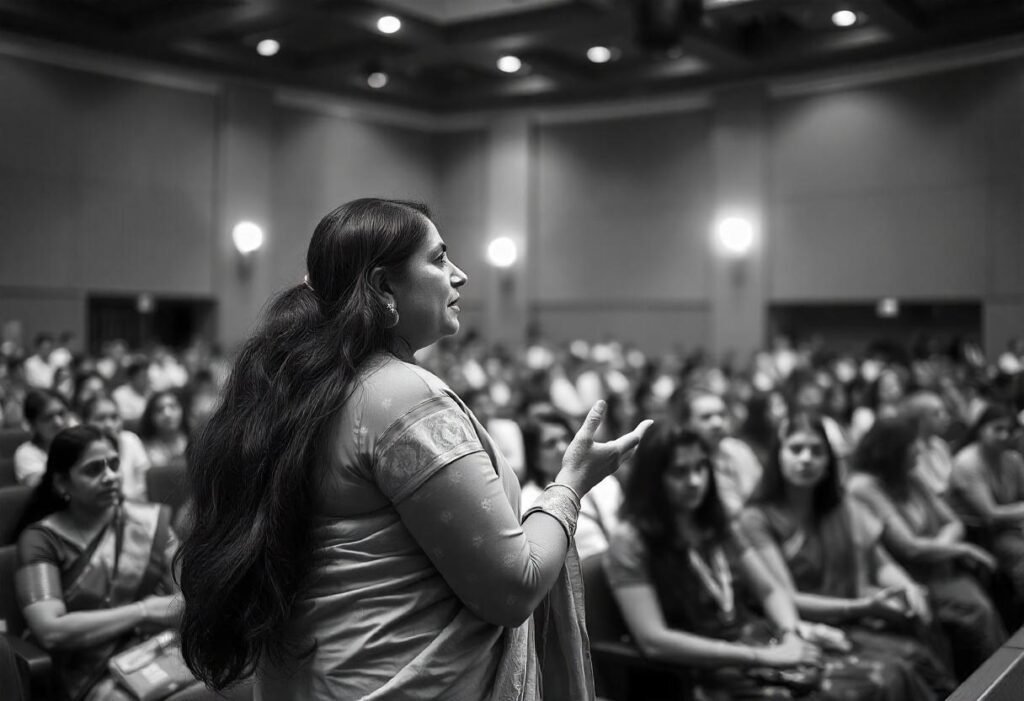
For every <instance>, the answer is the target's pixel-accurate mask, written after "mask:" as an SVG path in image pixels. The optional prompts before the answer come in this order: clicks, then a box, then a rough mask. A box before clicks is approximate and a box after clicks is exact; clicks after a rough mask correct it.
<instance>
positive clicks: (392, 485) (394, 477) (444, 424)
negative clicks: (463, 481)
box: [373, 396, 484, 504]
mask: <svg viewBox="0 0 1024 701" xmlns="http://www.w3.org/2000/svg"><path fill="white" fill-rule="evenodd" d="M483 450H484V449H483V446H482V445H481V444H480V439H479V438H478V437H477V435H476V431H475V430H474V429H473V425H472V424H471V423H470V420H469V417H468V416H467V415H466V413H465V412H464V411H463V410H462V408H461V407H459V406H458V405H457V404H456V403H455V401H454V400H453V399H451V398H450V397H447V396H433V397H429V398H427V399H425V400H423V401H421V402H420V403H418V404H416V405H415V406H413V407H412V408H411V409H409V410H408V411H407V412H406V413H405V414H403V415H402V416H400V417H399V418H398V419H396V420H395V421H394V422H392V423H391V424H390V425H389V426H388V427H387V429H385V430H384V432H383V433H382V434H381V436H380V439H379V440H378V441H377V444H376V447H375V449H374V458H373V472H374V477H375V479H376V481H377V485H378V486H379V487H380V489H381V491H382V492H383V493H384V494H385V495H386V496H387V497H388V499H390V500H391V501H392V502H393V503H395V504H397V503H399V502H401V501H402V500H403V499H405V498H407V497H408V496H409V495H410V494H412V493H413V492H414V491H416V489H417V488H418V487H419V486H420V485H422V484H423V483H424V482H426V481H427V480H428V479H429V478H430V477H431V476H433V475H434V474H435V473H436V472H437V471H438V470H440V469H441V468H443V467H444V466H445V465H448V464H450V463H452V462H454V461H455V460H458V459H459V458H461V457H464V456H466V455H470V454H471V453H482V452H483Z"/></svg>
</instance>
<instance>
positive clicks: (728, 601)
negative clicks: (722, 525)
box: [688, 546, 736, 623]
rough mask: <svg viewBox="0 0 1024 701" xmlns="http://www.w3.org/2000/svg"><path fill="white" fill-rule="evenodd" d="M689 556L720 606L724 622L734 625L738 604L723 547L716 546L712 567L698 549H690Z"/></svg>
mask: <svg viewBox="0 0 1024 701" xmlns="http://www.w3.org/2000/svg"><path fill="white" fill-rule="evenodd" d="M688 554H689V556H690V564H691V565H692V566H693V569H694V570H695V571H696V572H697V577H698V579H700V582H701V584H703V585H704V588H705V589H706V590H707V592H708V593H709V594H711V597H712V598H713V599H714V600H715V603H716V604H718V610H719V613H720V617H721V619H722V622H723V623H732V621H733V620H734V619H735V617H736V602H735V596H734V592H733V588H732V572H731V571H730V570H729V563H728V561H727V560H726V559H725V552H724V551H723V550H722V548H721V547H718V546H716V547H715V548H714V550H713V551H712V553H711V560H712V565H711V566H710V567H709V566H708V563H707V562H706V561H705V560H704V558H703V557H701V555H700V553H699V552H698V551H697V548H696V547H691V548H689V551H688ZM712 568H713V569H712Z"/></svg>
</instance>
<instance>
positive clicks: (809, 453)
mask: <svg viewBox="0 0 1024 701" xmlns="http://www.w3.org/2000/svg"><path fill="white" fill-rule="evenodd" d="M827 466H828V451H827V449H826V446H825V442H824V441H823V440H822V439H821V436H819V435H818V434H817V433H814V432H813V431H796V432H794V433H792V434H791V435H789V436H787V437H786V438H785V439H784V440H783V441H782V445H781V446H780V447H779V468H780V469H781V471H782V479H783V480H785V481H786V484H788V485H790V486H793V487H800V488H810V487H814V486H815V485H816V484H818V482H820V481H821V479H822V477H824V476H825V469H826V468H827Z"/></svg>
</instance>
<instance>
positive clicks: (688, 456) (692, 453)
mask: <svg viewBox="0 0 1024 701" xmlns="http://www.w3.org/2000/svg"><path fill="white" fill-rule="evenodd" d="M706 458H707V455H705V454H704V450H703V449H702V448H701V447H700V446H699V445H677V446H676V447H675V449H674V450H673V451H672V466H673V467H686V466H696V465H698V464H700V463H702V462H703V461H704V460H705V459H706Z"/></svg>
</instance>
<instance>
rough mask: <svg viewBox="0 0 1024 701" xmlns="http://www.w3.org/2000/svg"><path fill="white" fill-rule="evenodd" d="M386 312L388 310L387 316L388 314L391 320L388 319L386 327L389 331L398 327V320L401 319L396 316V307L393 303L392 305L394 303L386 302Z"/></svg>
mask: <svg viewBox="0 0 1024 701" xmlns="http://www.w3.org/2000/svg"><path fill="white" fill-rule="evenodd" d="M387 310H388V314H389V315H390V317H391V318H390V319H389V320H388V325H387V328H389V329H393V328H395V327H396V326H398V320H399V319H400V318H401V317H399V316H398V308H397V307H396V306H395V303H394V302H388V304H387Z"/></svg>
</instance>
